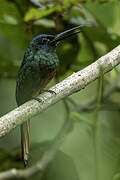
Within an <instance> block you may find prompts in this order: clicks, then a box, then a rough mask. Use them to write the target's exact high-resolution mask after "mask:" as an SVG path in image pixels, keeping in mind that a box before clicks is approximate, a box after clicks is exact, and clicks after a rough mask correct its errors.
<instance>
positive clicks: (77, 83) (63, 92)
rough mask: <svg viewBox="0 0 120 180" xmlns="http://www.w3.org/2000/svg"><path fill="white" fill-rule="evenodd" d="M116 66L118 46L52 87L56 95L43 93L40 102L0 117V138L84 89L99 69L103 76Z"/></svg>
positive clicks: (119, 59) (29, 103) (119, 61)
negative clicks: (101, 70)
mask: <svg viewBox="0 0 120 180" xmlns="http://www.w3.org/2000/svg"><path fill="white" fill-rule="evenodd" d="M118 64H120V45H119V46H118V47H116V48H115V49H113V50H112V51H111V52H109V53H108V54H106V55H105V56H102V57H101V58H99V59H98V60H97V61H96V62H94V63H92V64H91V65H89V66H87V67H86V68H84V69H83V70H81V71H78V72H77V73H73V74H72V75H71V76H69V77H68V78H66V79H65V80H63V81H62V82H60V83H58V84H56V85H55V86H53V87H52V88H51V89H50V90H52V91H54V92H55V93H56V94H52V93H48V92H45V93H43V94H41V95H40V96H39V98H40V99H41V102H38V101H36V100H30V101H28V102H26V103H25V104H23V105H22V106H20V107H18V108H16V109H14V110H13V111H11V112H9V113H8V114H6V115H4V116H3V117H1V118H0V137H2V136H4V135H6V134H7V133H9V132H10V131H11V130H12V129H13V128H15V127H16V126H17V125H20V124H22V123H23V122H24V121H25V120H27V119H28V118H31V117H32V116H34V115H37V114H38V113H40V112H41V111H43V110H45V109H46V108H48V107H49V106H51V105H52V104H55V103H57V102H58V101H60V100H61V99H63V98H65V97H67V96H70V95H71V94H73V93H76V92H78V91H80V90H81V89H84V88H85V87H86V86H87V85H88V84H89V83H91V82H92V81H94V80H95V79H97V78H98V77H99V72H100V68H101V67H102V69H103V74H105V73H107V72H108V71H110V70H112V69H113V68H114V67H115V66H117V65H118Z"/></svg>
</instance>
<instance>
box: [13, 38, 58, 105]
mask: <svg viewBox="0 0 120 180" xmlns="http://www.w3.org/2000/svg"><path fill="white" fill-rule="evenodd" d="M58 66H59V60H58V57H57V54H56V47H55V46H52V45H50V44H48V43H47V42H46V43H44V44H42V45H41V44H40V43H39V41H36V40H34V39H33V40H32V41H31V43H30V45H29V47H28V48H27V50H26V52H25V55H24V59H23V62H22V64H21V67H20V69H19V72H18V77H17V86H16V101H17V104H18V105H21V104H23V103H25V102H26V101H28V100H30V99H31V98H32V96H33V94H34V92H35V91H36V90H37V89H39V90H42V89H43V88H44V87H45V85H46V84H47V83H48V82H49V80H50V79H52V77H53V76H54V73H53V72H55V71H56V70H57V69H58Z"/></svg>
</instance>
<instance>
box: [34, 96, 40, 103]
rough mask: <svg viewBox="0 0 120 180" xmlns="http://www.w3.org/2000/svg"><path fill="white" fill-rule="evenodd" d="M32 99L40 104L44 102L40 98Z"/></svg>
mask: <svg viewBox="0 0 120 180" xmlns="http://www.w3.org/2000/svg"><path fill="white" fill-rule="evenodd" d="M32 99H34V100H36V101H38V102H39V103H41V102H42V100H41V99H40V98H38V97H34V98H32Z"/></svg>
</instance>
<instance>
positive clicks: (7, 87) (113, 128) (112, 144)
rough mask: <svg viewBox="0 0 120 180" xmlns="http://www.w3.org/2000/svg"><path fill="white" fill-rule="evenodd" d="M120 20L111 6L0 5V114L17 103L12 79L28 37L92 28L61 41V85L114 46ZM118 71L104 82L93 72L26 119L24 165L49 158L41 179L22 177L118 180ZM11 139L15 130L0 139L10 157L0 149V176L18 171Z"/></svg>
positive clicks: (18, 0)
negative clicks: (77, 88)
mask: <svg viewBox="0 0 120 180" xmlns="http://www.w3.org/2000/svg"><path fill="white" fill-rule="evenodd" d="M119 19H120V3H119V2H118V1H104V0H101V1H92V0H91V1H83V0H81V1H80V0H70V1H68V0H60V1H49V0H48V1H47V0H45V1H43V0H40V1H30V0H28V1H24V0H1V1H0V77H1V81H0V92H1V93H0V99H1V101H0V110H1V111H0V113H1V115H3V114H5V113H7V112H8V111H10V110H12V109H13V108H14V107H15V106H16V104H15V95H14V94H15V78H16V74H17V71H18V68H19V66H20V63H21V61H22V58H23V55H24V52H25V49H26V48H27V46H28V44H29V41H30V40H31V39H32V38H33V37H34V36H36V35H39V34H54V35H56V34H58V33H59V32H61V31H64V30H66V29H69V28H71V27H73V26H77V25H79V24H85V23H88V22H89V23H91V26H90V27H83V28H82V32H81V34H79V35H78V36H74V37H72V38H70V39H68V40H66V41H63V42H62V43H61V45H60V46H59V47H58V48H57V54H58V56H59V59H60V67H59V72H58V73H57V76H56V79H55V80H56V81H58V80H59V81H60V80H61V79H63V78H65V77H66V76H68V75H70V74H72V73H73V72H75V71H78V70H80V69H82V68H84V67H86V66H87V65H89V64H91V63H92V62H94V61H95V60H96V59H98V58H99V57H100V56H102V55H104V54H106V53H107V52H109V51H110V50H112V49H113V48H115V47H116V46H117V45H119V43H120V31H119V29H120V23H119ZM119 71H120V69H119V67H118V68H116V70H114V71H112V72H110V73H108V74H107V75H106V76H105V77H103V75H102V70H100V72H101V73H100V78H99V80H98V81H97V84H96V82H94V83H92V84H91V85H89V86H88V87H87V88H86V89H84V90H82V91H81V92H80V93H77V94H76V95H73V96H72V97H70V98H67V99H66V100H65V101H64V105H63V103H58V104H56V105H54V106H53V107H51V108H49V109H48V110H47V111H46V112H43V113H41V114H40V116H39V117H35V118H34V119H38V121H34V120H33V121H31V139H32V140H31V141H32V143H31V154H30V164H29V165H30V166H31V165H32V164H34V163H35V162H36V161H38V160H39V159H41V158H42V157H43V156H44V155H45V156H46V153H48V155H47V158H50V161H49V163H48V164H47V165H48V166H47V165H46V168H45V170H44V172H43V174H41V173H38V174H35V175H34V176H32V177H31V178H29V179H31V180H32V179H40V178H41V179H42V180H59V179H60V180H61V179H62V180H67V179H69V180H78V179H80V180H87V179H89V180H101V179H102V180H119V179H120V122H119V116H120V113H119V112H120V98H119V96H120V94H119V93H120V80H119V79H120V73H119ZM5 78H6V79H5ZM7 78H9V79H7ZM10 78H13V79H12V80H11V79H10ZM53 83H54V82H52V83H51V84H50V86H52V85H53ZM66 112H67V113H66ZM64 119H67V120H69V121H68V122H69V123H70V124H68V122H67V121H65V122H67V123H66V124H65V123H63V121H64ZM72 122H73V123H72ZM63 124H64V125H63ZM66 125H70V126H69V127H67V126H66ZM61 127H62V129H61ZM61 132H62V133H61ZM18 134H19V133H18V130H16V131H14V132H11V133H10V134H9V135H8V136H7V137H5V138H3V139H1V142H0V145H1V147H2V149H5V148H6V149H7V150H9V152H6V150H0V171H3V170H7V169H10V168H13V167H16V168H23V164H21V161H20V159H19V157H20V155H19V154H20V152H18V151H17V152H16V150H15V149H14V147H17V146H18V147H19V148H20V142H19V141H20V137H19V135H18ZM56 137H57V138H56ZM17 138H18V140H19V141H17V140H16V139H17ZM63 140H64V141H63ZM51 153H52V155H53V156H52V155H51Z"/></svg>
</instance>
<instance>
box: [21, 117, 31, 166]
mask: <svg viewBox="0 0 120 180" xmlns="http://www.w3.org/2000/svg"><path fill="white" fill-rule="evenodd" d="M29 136H30V122H29V120H27V121H26V122H25V123H23V124H22V125H21V150H22V159H23V161H24V166H25V167H26V166H27V165H28V158H29Z"/></svg>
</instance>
